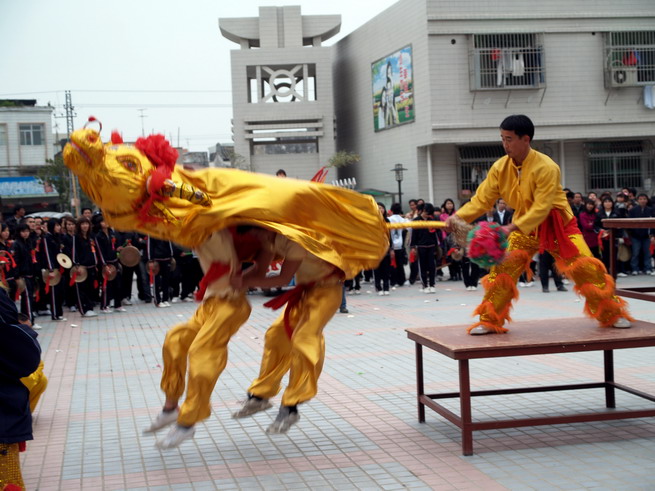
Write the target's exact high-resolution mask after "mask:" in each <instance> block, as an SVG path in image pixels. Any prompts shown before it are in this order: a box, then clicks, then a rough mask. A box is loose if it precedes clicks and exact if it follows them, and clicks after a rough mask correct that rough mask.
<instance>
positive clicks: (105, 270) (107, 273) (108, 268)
mask: <svg viewBox="0 0 655 491" xmlns="http://www.w3.org/2000/svg"><path fill="white" fill-rule="evenodd" d="M117 274H118V268H117V267H116V266H115V265H113V264H105V265H104V266H103V267H102V276H103V278H107V281H112V280H113V279H114V278H116V275H117Z"/></svg>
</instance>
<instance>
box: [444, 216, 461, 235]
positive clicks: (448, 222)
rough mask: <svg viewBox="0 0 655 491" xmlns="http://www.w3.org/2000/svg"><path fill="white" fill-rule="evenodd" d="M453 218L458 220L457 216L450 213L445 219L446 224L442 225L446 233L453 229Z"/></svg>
mask: <svg viewBox="0 0 655 491" xmlns="http://www.w3.org/2000/svg"><path fill="white" fill-rule="evenodd" d="M455 220H459V217H457V215H456V214H452V215H450V216H449V217H448V218H447V219H446V226H445V227H444V231H445V232H446V233H447V234H449V233H450V232H452V231H453V222H454V221H455Z"/></svg>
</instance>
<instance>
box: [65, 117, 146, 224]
mask: <svg viewBox="0 0 655 491" xmlns="http://www.w3.org/2000/svg"><path fill="white" fill-rule="evenodd" d="M64 162H65V163H66V165H67V166H68V167H69V168H70V169H71V170H72V171H73V172H74V173H75V174H76V175H77V177H78V178H79V181H80V185H81V186H82V188H83V189H84V191H85V192H86V193H87V195H88V196H89V197H90V198H91V199H92V200H93V201H94V202H95V203H96V204H97V205H98V206H100V208H102V210H103V211H105V212H106V213H107V214H109V215H114V216H118V215H125V214H129V213H134V212H135V210H136V209H137V208H138V207H139V205H141V204H142V203H143V202H144V201H145V200H146V199H147V193H146V181H147V179H148V177H149V176H150V175H151V174H152V172H153V171H154V170H155V166H154V165H153V164H152V162H151V161H150V160H149V159H148V157H146V155H145V154H144V153H142V152H141V151H140V150H139V149H138V148H136V147H135V146H132V145H127V144H123V143H122V139H120V137H119V136H118V135H117V133H114V134H112V142H111V143H106V144H105V143H103V142H102V139H101V138H100V133H99V132H98V131H96V130H94V129H91V128H86V127H85V128H84V129H81V130H77V131H75V132H73V133H72V134H71V136H70V142H69V143H68V144H67V145H66V147H65V148H64Z"/></svg>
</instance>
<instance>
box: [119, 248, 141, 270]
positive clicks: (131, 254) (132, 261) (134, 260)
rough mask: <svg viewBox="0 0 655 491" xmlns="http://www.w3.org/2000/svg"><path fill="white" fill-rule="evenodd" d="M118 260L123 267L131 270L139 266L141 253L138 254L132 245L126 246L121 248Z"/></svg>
mask: <svg viewBox="0 0 655 491" xmlns="http://www.w3.org/2000/svg"><path fill="white" fill-rule="evenodd" d="M118 260H119V261H120V262H121V264H122V265H123V266H127V267H128V268H133V267H134V266H136V265H137V264H139V261H141V253H140V252H139V249H137V248H136V247H134V246H133V245H128V246H125V247H123V249H122V250H121V252H120V253H119V254H118Z"/></svg>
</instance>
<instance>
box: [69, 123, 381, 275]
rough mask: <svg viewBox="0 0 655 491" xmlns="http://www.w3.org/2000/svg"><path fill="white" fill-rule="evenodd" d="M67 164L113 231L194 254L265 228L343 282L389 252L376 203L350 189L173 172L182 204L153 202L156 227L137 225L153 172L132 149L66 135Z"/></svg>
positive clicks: (223, 173)
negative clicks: (207, 244) (244, 228)
mask: <svg viewBox="0 0 655 491" xmlns="http://www.w3.org/2000/svg"><path fill="white" fill-rule="evenodd" d="M64 160H65V162H66V165H67V166H68V167H69V168H70V169H71V170H72V171H73V172H74V173H75V174H77V176H78V177H79V180H80V185H81V186H82V188H83V189H84V191H85V192H86V193H87V194H88V195H89V197H90V198H91V199H92V200H93V201H94V202H95V203H96V204H98V206H100V208H101V209H102V211H103V214H104V215H103V216H104V218H105V220H106V221H107V223H109V224H110V225H111V226H112V227H114V228H116V229H118V230H137V231H139V232H141V233H144V234H149V235H152V236H153V237H157V238H160V239H165V240H171V241H173V242H175V243H177V244H181V245H183V246H186V247H190V248H195V247H196V246H198V245H199V244H202V243H203V242H204V241H205V240H206V239H207V237H208V236H209V235H211V233H212V232H215V231H217V230H221V229H225V228H228V227H230V226H232V225H239V224H244V225H245V224H250V225H256V226H261V227H266V228H268V229H271V230H273V231H275V232H277V233H279V234H281V235H283V236H285V237H287V238H288V239H291V240H293V241H294V242H296V243H297V244H299V245H300V246H302V247H303V248H304V249H305V250H307V251H308V252H310V253H312V254H314V255H315V256H317V257H319V258H321V259H323V260H324V261H326V262H328V263H330V264H332V265H333V266H335V267H337V268H339V269H340V270H341V271H343V272H344V274H345V275H346V278H351V277H353V276H354V275H356V274H357V273H358V272H359V271H361V270H362V269H373V268H376V267H377V265H378V263H379V262H380V259H381V258H382V256H383V255H384V253H385V252H386V251H387V249H388V248H389V232H388V230H387V229H386V226H385V222H384V221H383V220H382V217H381V216H380V212H379V211H378V207H377V204H376V203H375V200H374V199H373V198H371V197H370V196H365V195H362V194H360V193H357V192H354V191H351V190H348V189H343V188H339V187H336V186H331V185H328V184H321V183H315V182H309V181H302V180H298V179H279V178H276V177H272V176H267V175H262V174H255V173H251V172H243V171H239V170H235V169H216V168H212V169H204V170H199V171H193V172H190V171H186V170H184V169H183V168H182V167H180V166H175V169H174V170H173V173H172V176H171V177H170V180H171V181H172V182H173V183H176V185H177V189H182V188H184V189H185V190H187V191H188V192H186V193H185V194H184V195H185V196H186V197H187V199H183V198H180V197H170V198H168V199H166V200H164V201H157V202H155V204H154V205H155V206H153V207H152V209H151V211H150V216H151V217H152V218H156V219H157V221H154V222H147V223H139V219H138V214H137V210H138V209H139V208H140V207H141V205H142V204H143V203H144V202H145V201H146V199H147V198H148V193H147V192H146V184H147V179H148V177H149V176H150V175H151V173H152V172H153V170H154V169H155V167H154V166H153V164H152V163H151V162H150V160H148V158H147V157H146V156H145V155H144V154H143V153H141V152H140V151H139V150H138V149H137V148H136V147H133V146H130V145H125V144H120V145H111V144H106V145H105V144H103V143H102V141H101V139H100V135H99V133H98V132H96V131H94V130H91V129H83V130H78V131H75V132H74V133H73V134H72V135H71V143H69V144H68V145H67V146H66V148H65V149H64ZM174 196H175V195H174Z"/></svg>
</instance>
